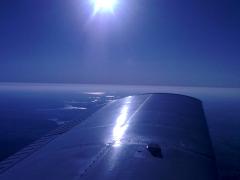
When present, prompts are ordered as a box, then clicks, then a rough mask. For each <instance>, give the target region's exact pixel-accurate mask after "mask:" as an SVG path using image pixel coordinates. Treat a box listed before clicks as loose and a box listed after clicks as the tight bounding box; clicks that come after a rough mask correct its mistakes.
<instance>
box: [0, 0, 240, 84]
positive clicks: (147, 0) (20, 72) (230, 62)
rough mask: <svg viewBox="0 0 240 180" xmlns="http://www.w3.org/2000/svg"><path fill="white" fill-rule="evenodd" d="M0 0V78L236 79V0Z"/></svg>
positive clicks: (239, 62) (239, 36)
mask: <svg viewBox="0 0 240 180" xmlns="http://www.w3.org/2000/svg"><path fill="white" fill-rule="evenodd" d="M118 1H119V3H118V6H117V7H116V8H115V11H114V13H113V14H111V13H98V14H96V15H95V16H93V7H92V6H91V3H90V0H51V1H49V0H41V1H33V0H11V1H9V0H1V2H0V81H1V82H61V83H99V84H141V85H144V84H147V85H177V86H179V85H182V86H221V87H240V78H239V77H240V71H239V67H240V2H239V1H237V0H220V1H219V0H218V1H217V0H181V1H179V0H118Z"/></svg>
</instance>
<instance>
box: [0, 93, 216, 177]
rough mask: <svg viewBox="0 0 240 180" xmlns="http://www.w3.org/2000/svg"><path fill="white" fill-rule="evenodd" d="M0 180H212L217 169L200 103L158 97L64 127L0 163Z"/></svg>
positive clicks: (112, 107)
mask: <svg viewBox="0 0 240 180" xmlns="http://www.w3.org/2000/svg"><path fill="white" fill-rule="evenodd" d="M72 126H74V127H73V128H72ZM0 179H1V180H16V179H17V180H55V179H56V180H78V179H86V180H95V179H99V180H103V179H124V180H128V179H129V180H130V179H131V180H132V179H138V180H141V179H144V180H146V179H156V180H159V179H164V180H179V179H184V180H188V179H189V180H194V179H196V180H214V179H217V170H216V164H215V157H214V153H213V149H212V144H211V141H210V137H209V133H208V127H207V123H206V120H205V115H204V111H203V108H202V103H201V101H200V100H198V99H195V98H192V97H189V96H183V95H177V94H164V93H162V94H143V95H136V96H129V97H126V98H123V99H120V100H115V101H113V102H110V103H109V104H107V105H106V106H105V107H103V108H102V109H100V110H99V111H98V112H96V113H94V114H93V115H92V116H91V117H89V118H87V119H86V120H85V121H84V122H82V123H81V124H78V125H76V124H75V125H71V124H70V125H64V126H63V127H61V128H60V129H58V131H55V132H53V133H50V134H48V135H46V136H45V137H43V138H41V139H40V140H38V141H36V142H35V143H33V144H31V145H30V146H28V147H26V148H24V149H23V150H22V151H20V152H18V153H16V154H15V155H13V156H11V157H9V158H8V159H7V160H6V161H3V162H2V163H0Z"/></svg>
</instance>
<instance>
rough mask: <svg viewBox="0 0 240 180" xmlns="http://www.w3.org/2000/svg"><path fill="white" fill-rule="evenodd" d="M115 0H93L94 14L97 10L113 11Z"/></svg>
mask: <svg viewBox="0 0 240 180" xmlns="http://www.w3.org/2000/svg"><path fill="white" fill-rule="evenodd" d="M116 4H117V0H93V6H94V14H97V13H99V12H111V13H113V12H114V8H115V6H116Z"/></svg>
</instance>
